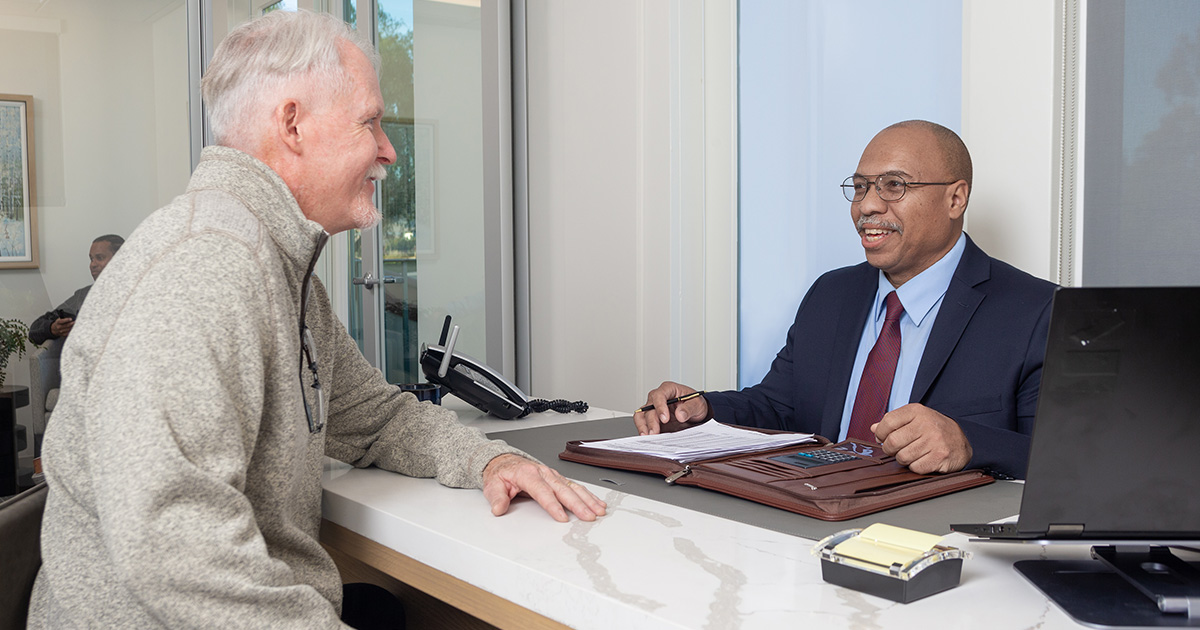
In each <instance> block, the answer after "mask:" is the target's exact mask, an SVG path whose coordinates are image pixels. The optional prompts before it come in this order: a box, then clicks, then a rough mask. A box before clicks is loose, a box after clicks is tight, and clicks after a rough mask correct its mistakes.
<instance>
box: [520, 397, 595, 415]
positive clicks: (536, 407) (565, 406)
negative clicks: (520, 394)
mask: <svg viewBox="0 0 1200 630" xmlns="http://www.w3.org/2000/svg"><path fill="white" fill-rule="evenodd" d="M547 410H551V411H557V412H558V413H571V412H572V411H578V412H579V413H586V412H587V410H588V404H587V403H585V402H583V401H582V400H576V401H575V402H569V401H566V400H563V399H561V398H555V399H554V400H544V399H542V398H538V399H535V400H531V401H529V404H528V405H527V406H526V407H525V411H523V412H521V415H519V416H517V417H518V418H524V417H525V416H528V415H529V414H531V413H541V412H543V411H547Z"/></svg>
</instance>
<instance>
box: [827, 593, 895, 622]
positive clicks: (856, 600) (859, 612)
mask: <svg viewBox="0 0 1200 630" xmlns="http://www.w3.org/2000/svg"><path fill="white" fill-rule="evenodd" d="M834 592H835V593H837V597H838V599H840V600H842V603H843V604H845V606H846V608H847V609H848V610H851V611H853V612H851V613H850V614H849V615H847V617H848V618H849V620H850V627H851V628H855V629H856V630H881V629H882V628H883V627H884V624H883V620H882V619H880V618H879V616H880V615H881V614H883V613H884V612H887V610H888V609H890V608H893V607H895V606H896V605H897V604H896V603H895V602H889V601H888V600H885V599H881V598H878V597H872V596H868V595H864V594H863V593H860V592H858V591H855V590H851V589H848V588H836V589H834ZM881 603H882V604H883V605H882V606H880V605H879V604H881Z"/></svg>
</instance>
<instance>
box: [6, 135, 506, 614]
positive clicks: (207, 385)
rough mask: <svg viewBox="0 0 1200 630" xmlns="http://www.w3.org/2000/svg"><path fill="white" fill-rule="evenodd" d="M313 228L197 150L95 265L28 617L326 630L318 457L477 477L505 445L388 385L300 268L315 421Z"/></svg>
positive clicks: (234, 154) (65, 390) (247, 165)
mask: <svg viewBox="0 0 1200 630" xmlns="http://www.w3.org/2000/svg"><path fill="white" fill-rule="evenodd" d="M321 235H322V229H321V227H320V226H319V225H318V224H316V223H314V222H311V221H308V220H307V219H306V218H305V217H304V215H303V214H302V213H301V211H300V208H299V206H297V205H296V202H295V200H294V198H293V197H292V195H291V193H290V191H289V190H288V188H287V186H286V185H285V184H284V183H283V181H282V180H281V179H280V178H279V177H278V176H277V175H276V174H275V173H274V172H273V171H271V170H270V169H269V168H268V167H267V166H266V165H264V164H262V163H261V162H259V161H257V160H255V159H254V158H252V157H250V156H248V155H246V154H244V153H241V152H239V151H236V150H233V149H229V148H224V147H209V148H206V149H204V152H203V155H202V160H201V163H200V165H199V166H198V167H197V169H196V172H195V173H194V174H193V176H192V179H191V182H190V184H189V186H188V190H187V192H186V193H185V194H183V195H182V196H180V197H178V198H176V199H175V200H174V201H172V202H171V203H170V204H169V205H168V206H166V207H164V208H162V209H160V210H159V211H157V212H155V213H154V214H152V215H151V216H150V217H149V218H147V219H146V220H145V221H144V222H143V223H142V225H141V226H140V227H138V229H137V230H136V231H135V232H134V233H133V235H132V236H131V237H130V238H129V240H128V241H127V242H126V244H125V246H124V247H122V248H121V251H120V252H119V253H118V254H117V256H116V257H114V259H113V261H112V262H111V263H110V264H109V265H108V267H107V268H106V269H105V271H104V273H103V274H102V275H101V276H100V279H99V280H98V281H97V283H96V284H95V286H94V288H93V289H92V291H91V295H89V296H88V299H87V302H85V303H84V306H83V309H82V312H80V314H79V319H78V320H77V323H76V325H75V328H74V330H73V331H72V332H71V343H69V344H67V345H66V347H65V350H64V355H63V361H62V370H63V385H62V398H61V400H60V402H59V404H58V408H57V409H56V410H55V412H54V419H53V421H52V422H51V423H50V424H49V427H48V431H47V433H46V440H45V449H44V457H43V460H44V464H45V470H46V478H47V480H48V482H49V485H50V493H49V498H48V500H47V504H46V513H45V520H44V525H43V529H42V554H43V558H44V564H43V566H42V570H41V572H40V573H39V575H38V579H37V582H36V584H35V586H34V594H33V602H32V607H31V614H30V620H29V622H30V627H31V628H75V627H96V628H156V627H166V628H191V627H202V628H217V627H220V628H228V627H238V628H248V627H253V628H292V627H295V628H324V627H341V623H340V622H339V620H338V616H339V611H340V608H341V580H340V579H339V576H338V572H337V569H336V568H335V567H334V564H333V562H332V561H331V560H330V558H329V556H328V555H327V554H326V553H325V552H324V550H323V549H322V548H321V546H320V544H319V543H318V542H317V535H318V528H319V526H320V522H321V470H322V465H323V458H324V456H326V455H328V456H330V457H334V458H336V459H339V460H342V461H345V462H349V463H351V464H353V465H355V466H359V467H363V466H369V465H375V466H378V467H380V468H385V469H388V470H393V471H396V472H399V473H403V474H406V475H412V476H417V477H436V478H437V480H438V481H439V482H441V483H442V484H445V485H447V486H453V487H464V488H477V487H479V486H480V485H481V476H482V471H483V468H484V466H485V465H486V464H487V463H488V461H490V460H491V459H492V458H493V457H495V456H496V455H499V454H501V453H506V452H515V453H519V451H516V450H515V449H512V448H511V447H508V446H507V445H505V444H504V443H503V442H494V441H488V440H486V439H484V437H483V436H482V435H481V434H480V433H479V432H478V431H477V430H473V429H468V428H466V427H464V426H462V425H461V424H459V423H458V421H457V419H456V417H455V415H454V414H453V412H450V411H448V410H445V409H443V408H441V407H437V406H433V405H430V404H428V403H418V402H417V401H416V399H415V398H414V397H413V396H412V395H411V394H402V393H400V392H399V391H398V389H397V388H396V387H394V386H391V385H389V384H388V383H387V382H386V381H385V380H384V378H383V376H382V375H381V374H380V373H379V371H378V370H376V369H375V368H373V367H371V366H370V365H369V364H368V363H367V362H366V360H364V359H363V357H362V355H361V354H360V353H359V351H358V348H357V346H356V345H355V343H354V341H353V340H352V339H351V338H350V336H349V335H348V334H347V333H346V330H345V329H344V328H343V327H342V325H341V324H340V323H339V322H338V320H337V318H336V317H335V316H334V314H333V311H332V309H331V306H330V304H329V298H328V296H327V295H326V293H325V290H324V289H323V288H322V287H321V285H320V282H318V281H316V280H315V279H314V282H313V295H312V296H311V298H310V301H309V302H310V303H309V306H308V313H307V320H308V326H309V328H310V329H311V331H312V335H313V337H314V339H315V341H316V349H315V350H316V355H317V356H316V357H315V358H316V360H317V362H318V364H319V366H320V367H319V377H320V380H321V383H322V386H323V388H324V390H325V394H326V397H327V404H326V408H327V412H328V413H327V424H326V426H325V429H324V430H322V431H320V432H319V433H311V432H310V431H309V425H308V422H307V420H306V418H305V414H304V407H303V403H302V398H301V377H300V369H299V368H300V352H301V349H300V338H299V315H300V294H301V286H302V282H303V278H304V275H305V272H306V270H307V267H308V263H309V261H310V259H311V257H312V256H313V253H314V251H315V250H316V247H317V243H318V240H319V237H320V236H321ZM304 373H305V376H304V389H305V390H308V391H311V390H310V388H309V387H308V385H309V384H311V376H310V375H309V370H308V369H307V367H305V369H304ZM480 509H481V510H486V509H487V506H486V505H483V504H482V502H481V505H480Z"/></svg>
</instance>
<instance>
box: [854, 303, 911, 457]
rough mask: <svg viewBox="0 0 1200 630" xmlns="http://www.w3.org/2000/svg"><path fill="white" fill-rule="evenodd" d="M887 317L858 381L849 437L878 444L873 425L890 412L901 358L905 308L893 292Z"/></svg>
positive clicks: (888, 304)
mask: <svg viewBox="0 0 1200 630" xmlns="http://www.w3.org/2000/svg"><path fill="white" fill-rule="evenodd" d="M884 302H885V303H886V304H887V315H886V316H885V317H884V322H883V330H881V331H880V332H879V338H878V339H876V340H875V347H874V348H871V353H870V354H868V355H867V364H866V365H865V366H863V373H862V379H861V380H860V381H859V382H858V395H857V396H855V398H854V409H853V410H851V411H850V429H849V430H848V431H847V432H846V437H847V438H855V439H858V440H863V441H866V442H875V441H876V440H875V434H873V433H871V425H872V424H875V423H876V422H879V420H880V419H881V418H883V414H885V413H887V407H888V399H889V398H890V397H891V395H892V379H893V378H894V377H895V376H896V360H897V359H899V358H900V316H901V315H903V314H904V306H902V305H901V304H900V298H898V297H896V292H895V291H892V292H891V293H889V294H888V295H887V298H886V299H885V300H884Z"/></svg>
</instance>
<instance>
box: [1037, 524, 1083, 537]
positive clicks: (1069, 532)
mask: <svg viewBox="0 0 1200 630" xmlns="http://www.w3.org/2000/svg"><path fill="white" fill-rule="evenodd" d="M1081 536H1083V525H1058V524H1054V525H1051V526H1049V527H1047V528H1046V537H1047V538H1079V537H1081Z"/></svg>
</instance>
